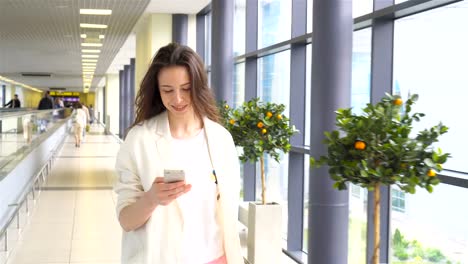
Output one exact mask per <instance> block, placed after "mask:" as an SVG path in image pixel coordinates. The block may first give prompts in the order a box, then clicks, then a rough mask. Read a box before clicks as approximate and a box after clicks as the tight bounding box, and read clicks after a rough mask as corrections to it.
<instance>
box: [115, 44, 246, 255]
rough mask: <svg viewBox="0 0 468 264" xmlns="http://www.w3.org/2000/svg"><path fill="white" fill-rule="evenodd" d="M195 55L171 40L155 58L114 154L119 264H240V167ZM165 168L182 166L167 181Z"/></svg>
mask: <svg viewBox="0 0 468 264" xmlns="http://www.w3.org/2000/svg"><path fill="white" fill-rule="evenodd" d="M218 118H219V117H218V110H217V107H216V104H215V101H214V96H213V94H212V92H211V90H210V89H209V87H208V84H207V75H206V72H205V69H204V66H203V62H202V61H201V59H200V57H199V56H198V55H197V54H196V53H195V52H194V51H193V50H191V49H190V48H188V47H186V46H180V45H178V44H169V45H167V46H165V47H163V48H161V49H160V50H159V51H158V53H157V54H156V56H155V58H154V59H153V61H152V63H151V65H150V67H149V69H148V71H147V73H146V75H145V77H144V79H143V81H142V84H141V88H140V90H139V92H138V96H137V99H136V120H135V122H134V124H133V126H132V128H131V129H130V131H129V132H128V134H127V136H126V139H125V142H124V143H123V144H122V146H121V148H120V151H119V153H118V155H117V162H116V170H117V172H118V174H119V179H118V182H117V184H116V187H115V191H116V193H117V195H118V201H117V208H116V209H117V215H118V218H119V222H120V225H121V226H122V228H123V229H124V231H125V232H124V233H123V237H122V240H123V241H122V263H125V264H127V263H138V264H153V263H158V264H177V263H181V264H182V263H183V264H188V263H190V264H206V263H210V264H211V263H219V264H221V263H222V264H225V263H229V264H243V263H244V261H243V257H242V254H241V248H240V242H239V235H238V228H237V212H238V202H239V187H240V170H239V160H238V156H237V152H236V149H235V146H234V142H233V140H232V137H231V135H230V134H229V132H228V131H227V130H226V129H224V128H223V127H222V126H221V125H219V124H218V123H217V121H218ZM165 169H177V170H183V171H184V172H185V180H183V181H179V182H175V183H167V182H165V181H164V177H163V175H164V170H165Z"/></svg>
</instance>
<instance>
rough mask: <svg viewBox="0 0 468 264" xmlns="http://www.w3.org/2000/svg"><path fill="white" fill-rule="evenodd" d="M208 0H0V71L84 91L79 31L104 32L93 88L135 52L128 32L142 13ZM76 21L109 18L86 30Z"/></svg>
mask: <svg viewBox="0 0 468 264" xmlns="http://www.w3.org/2000/svg"><path fill="white" fill-rule="evenodd" d="M209 2H210V1H209V0H0V76H4V77H7V78H9V79H12V80H15V81H18V82H21V83H24V84H27V85H30V86H33V87H37V88H40V89H49V88H51V87H63V88H66V89H67V90H70V91H82V90H83V82H82V70H81V63H82V62H81V49H82V47H81V46H80V45H81V42H82V39H81V38H80V34H83V33H88V35H90V34H104V35H105V38H104V39H103V40H102V44H103V46H102V48H101V53H100V56H99V59H98V64H97V67H96V71H95V74H94V78H93V82H92V87H91V91H93V90H94V88H95V87H96V86H97V85H98V83H99V81H100V80H101V78H102V77H103V75H104V74H105V73H106V72H107V71H108V69H109V70H110V71H114V70H115V69H114V68H112V67H117V68H118V67H120V66H121V65H123V64H128V63H129V59H130V58H132V57H134V56H135V36H134V35H132V34H131V32H132V30H133V28H134V26H135V24H136V23H137V21H138V19H139V18H140V17H142V15H143V13H147V12H149V13H186V14H190V13H197V12H198V11H200V10H201V9H203V8H204V7H205V6H206V5H207V4H208V3H209ZM80 8H99V9H112V15H110V16H84V15H80V14H79V10H80ZM80 23H97V24H107V25H108V28H107V29H99V30H89V29H88V30H85V29H82V28H80V27H79V24H80ZM124 44H125V45H124ZM117 54H119V56H117ZM113 61H115V63H113ZM111 64H112V66H111ZM114 64H115V65H114ZM119 65H120V66H119ZM110 66H111V67H110ZM25 72H28V73H51V74H52V76H51V77H24V76H22V75H21V73H25Z"/></svg>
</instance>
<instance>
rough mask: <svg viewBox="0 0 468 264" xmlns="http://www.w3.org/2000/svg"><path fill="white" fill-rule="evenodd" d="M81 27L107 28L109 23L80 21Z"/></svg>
mask: <svg viewBox="0 0 468 264" xmlns="http://www.w3.org/2000/svg"><path fill="white" fill-rule="evenodd" d="M80 27H82V28H107V25H103V24H87V23H80Z"/></svg>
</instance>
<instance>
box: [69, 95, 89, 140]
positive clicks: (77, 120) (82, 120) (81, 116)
mask: <svg viewBox="0 0 468 264" xmlns="http://www.w3.org/2000/svg"><path fill="white" fill-rule="evenodd" d="M72 122H73V128H74V132H75V147H77V148H79V147H80V146H81V140H82V136H83V129H84V127H85V125H86V113H85V112H84V111H83V108H82V105H81V103H80V102H76V103H75V104H74V105H73V113H72Z"/></svg>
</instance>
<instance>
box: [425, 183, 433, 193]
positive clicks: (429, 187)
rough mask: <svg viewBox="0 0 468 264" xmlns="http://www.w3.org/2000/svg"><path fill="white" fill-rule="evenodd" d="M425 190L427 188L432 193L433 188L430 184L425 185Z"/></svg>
mask: <svg viewBox="0 0 468 264" xmlns="http://www.w3.org/2000/svg"><path fill="white" fill-rule="evenodd" d="M426 190H427V191H428V192H429V193H432V191H433V188H432V186H431V185H426Z"/></svg>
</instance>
